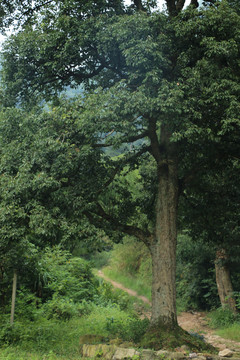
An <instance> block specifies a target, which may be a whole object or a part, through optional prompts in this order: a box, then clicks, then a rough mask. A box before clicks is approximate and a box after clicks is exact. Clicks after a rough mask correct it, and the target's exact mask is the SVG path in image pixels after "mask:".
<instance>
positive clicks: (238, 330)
mask: <svg viewBox="0 0 240 360" xmlns="http://www.w3.org/2000/svg"><path fill="white" fill-rule="evenodd" d="M216 334H217V335H219V336H221V337H223V338H224V339H230V340H234V341H238V342H240V323H235V324H233V325H232V326H229V327H226V328H224V329H220V330H217V331H216Z"/></svg>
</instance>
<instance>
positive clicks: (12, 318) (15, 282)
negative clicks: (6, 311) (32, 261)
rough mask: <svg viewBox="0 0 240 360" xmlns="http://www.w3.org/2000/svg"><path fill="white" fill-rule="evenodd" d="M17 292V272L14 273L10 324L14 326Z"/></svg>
mask: <svg viewBox="0 0 240 360" xmlns="http://www.w3.org/2000/svg"><path fill="white" fill-rule="evenodd" d="M16 291H17V271H16V270H14V273H13V286H12V307H11V319H10V324H11V325H13V321H14V314H15V303H16Z"/></svg>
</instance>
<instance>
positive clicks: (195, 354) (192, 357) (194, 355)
mask: <svg viewBox="0 0 240 360" xmlns="http://www.w3.org/2000/svg"><path fill="white" fill-rule="evenodd" d="M196 357H197V353H191V354H189V359H195V358H196Z"/></svg>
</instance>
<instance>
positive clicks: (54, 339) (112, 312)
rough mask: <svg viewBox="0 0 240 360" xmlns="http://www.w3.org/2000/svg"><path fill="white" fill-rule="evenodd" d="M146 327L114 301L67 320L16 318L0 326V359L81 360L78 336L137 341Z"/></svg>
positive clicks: (146, 324) (145, 322)
mask: <svg viewBox="0 0 240 360" xmlns="http://www.w3.org/2000/svg"><path fill="white" fill-rule="evenodd" d="M147 326H148V321H147V320H146V321H145V320H144V321H142V320H140V319H139V318H137V316H136V315H135V314H134V313H133V312H127V311H123V310H121V309H120V307H119V306H118V305H115V304H110V305H108V306H96V305H94V306H93V309H92V312H91V313H90V314H89V315H86V316H82V317H74V318H71V319H70V320H67V321H63V320H57V319H42V320H38V321H35V322H30V321H26V320H22V321H20V320H18V321H16V322H15V323H14V326H13V327H10V326H9V325H5V326H1V329H0V340H1V344H2V349H0V360H3V359H4V360H11V359H14V360H15V359H18V360H21V359H24V360H25V359H31V360H38V359H45V360H47V359H48V360H55V359H63V360H65V359H73V360H75V359H80V358H81V347H80V338H81V337H84V336H86V335H87V334H89V335H90V337H91V336H95V337H98V338H101V339H102V338H103V337H104V339H105V341H108V340H111V339H114V338H120V339H122V340H123V341H131V342H138V341H139V339H140V337H141V336H142V335H143V333H144V332H145V331H146V328H147ZM101 342H102V341H101Z"/></svg>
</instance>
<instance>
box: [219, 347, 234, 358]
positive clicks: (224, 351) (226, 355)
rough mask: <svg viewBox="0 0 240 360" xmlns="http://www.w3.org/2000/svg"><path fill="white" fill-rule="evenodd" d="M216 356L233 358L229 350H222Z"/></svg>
mask: <svg viewBox="0 0 240 360" xmlns="http://www.w3.org/2000/svg"><path fill="white" fill-rule="evenodd" d="M218 355H219V356H222V357H231V356H233V351H232V350H230V349H224V350H221V351H219V353H218Z"/></svg>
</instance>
